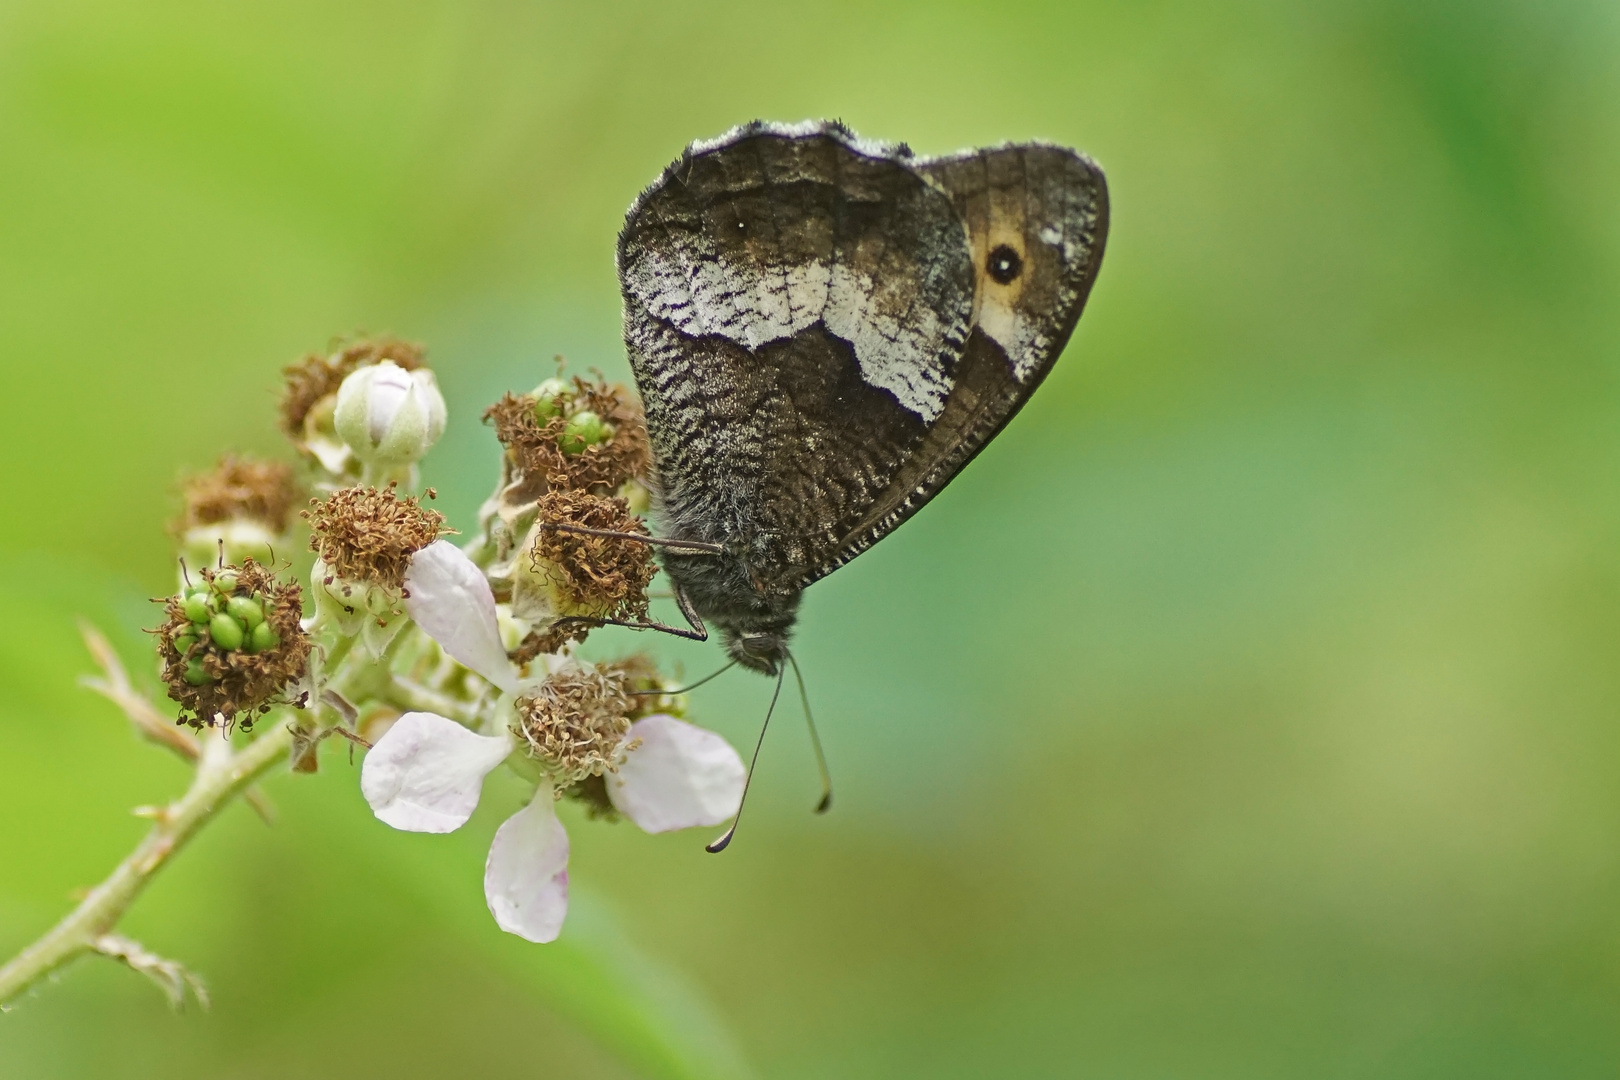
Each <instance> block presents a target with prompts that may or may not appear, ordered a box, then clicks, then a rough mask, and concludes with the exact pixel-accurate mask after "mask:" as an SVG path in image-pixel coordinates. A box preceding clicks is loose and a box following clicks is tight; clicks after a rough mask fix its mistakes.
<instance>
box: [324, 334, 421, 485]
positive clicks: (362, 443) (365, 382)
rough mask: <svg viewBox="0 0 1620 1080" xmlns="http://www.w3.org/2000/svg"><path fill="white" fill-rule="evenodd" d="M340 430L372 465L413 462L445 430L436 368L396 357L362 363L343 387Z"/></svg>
mask: <svg viewBox="0 0 1620 1080" xmlns="http://www.w3.org/2000/svg"><path fill="white" fill-rule="evenodd" d="M333 421H334V423H335V425H336V427H337V433H338V436H339V437H340V438H342V439H343V441H344V442H345V443H347V444H348V446H349V449H351V450H353V451H354V455H355V456H356V457H358V458H359V459H360V460H361V461H363V462H365V463H366V464H368V465H380V466H385V467H393V468H397V467H400V466H408V465H413V464H415V463H416V462H417V461H419V460H421V458H422V455H424V454H426V453H427V452H428V451H429V450H430V449H432V448H433V444H434V443H436V442H438V441H439V436H440V435H443V434H444V422H445V407H444V396H443V395H442V394H440V393H439V385H438V382H437V381H436V380H435V379H434V378H433V372H431V371H428V370H427V369H426V368H418V369H417V370H415V371H406V370H405V369H404V368H402V367H400V366H399V365H398V364H395V363H394V362H393V361H391V360H384V361H383V362H382V363H380V364H373V365H371V366H369V367H363V368H361V369H359V370H358V371H356V372H354V373H353V374H352V375H350V376H349V377H348V378H346V379H344V380H343V385H342V386H341V387H339V388H338V394H337V412H336V415H335V416H334V417H333Z"/></svg>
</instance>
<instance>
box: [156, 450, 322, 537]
mask: <svg viewBox="0 0 1620 1080" xmlns="http://www.w3.org/2000/svg"><path fill="white" fill-rule="evenodd" d="M181 495H182V497H183V498H184V505H183V507H182V509H181V514H180V517H179V518H178V519H177V520H176V521H175V522H174V531H175V532H176V533H177V534H181V533H184V532H186V531H187V530H189V529H193V528H197V527H199V526H208V525H220V524H224V523H225V522H228V521H237V520H242V519H249V520H253V521H257V522H259V523H260V524H262V525H264V526H265V527H266V528H267V529H268V530H269V531H270V532H271V533H272V534H280V533H283V532H286V530H287V516H288V514H290V513H291V512H292V507H293V503H294V502H296V501H297V499H298V485H297V483H296V482H295V481H294V479H293V470H292V466H291V465H287V464H285V463H284V462H280V461H260V460H258V459H256V458H249V457H237V456H235V455H234V454H226V455H225V456H224V457H222V458H220V459H219V464H217V465H215V466H214V468H213V469H211V470H209V471H208V472H205V473H198V474H197V475H195V476H191V477H188V478H186V480H185V481H184V482H183V483H182V485H181Z"/></svg>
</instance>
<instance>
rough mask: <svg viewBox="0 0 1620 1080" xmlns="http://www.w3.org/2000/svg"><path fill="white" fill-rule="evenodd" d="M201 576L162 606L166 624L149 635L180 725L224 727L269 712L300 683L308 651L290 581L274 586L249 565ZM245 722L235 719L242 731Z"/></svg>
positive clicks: (297, 594) (264, 573) (258, 568)
mask: <svg viewBox="0 0 1620 1080" xmlns="http://www.w3.org/2000/svg"><path fill="white" fill-rule="evenodd" d="M200 576H201V581H200V583H196V584H193V585H192V586H191V587H190V588H188V589H186V590H185V591H184V592H182V593H180V594H179V595H177V596H171V597H169V598H167V600H165V601H164V605H165V608H164V610H165V614H166V615H167V619H166V620H165V621H164V623H163V625H162V626H160V627H158V628H157V630H155V631H154V633H156V634H157V637H158V655H159V657H160V658H161V659H162V662H163V675H162V677H163V682H164V683H165V684H166V685H167V686H168V688H169V697H171V698H172V699H174V700H175V701H177V702H179V704H180V708H181V710H182V712H181V716H180V720H181V721H182V722H183V723H187V724H190V725H191V726H192V727H197V728H202V727H227V726H229V725H230V724H232V723H233V722H235V721H236V719H237V717H239V716H242V715H243V714H252V713H253V712H254V711H255V710H257V711H258V712H266V711H268V709H269V707H270V704H271V703H272V702H274V701H276V700H278V696H279V695H282V694H283V692H284V691H285V690H286V689H287V688H288V686H289V685H290V684H291V683H293V682H294V681H296V680H298V679H299V678H301V677H302V676H303V674H304V670H305V667H306V666H307V664H308V662H309V649H310V645H309V638H308V636H307V635H305V633H304V630H303V627H302V626H300V625H299V617H300V616H301V615H302V614H303V611H302V608H303V603H302V596H301V593H300V590H299V587H298V583H297V582H294V581H286V582H283V581H278V580H277V579H276V577H275V575H273V574H272V573H270V571H268V570H266V569H265V568H264V567H262V566H260V565H259V564H258V563H256V562H254V561H253V560H252V559H249V560H247V561H246V562H244V563H243V564H242V565H241V566H240V567H234V566H226V567H222V568H220V569H217V570H214V569H204V570H203V571H202V572H201V575H200ZM279 700H286V698H284V697H280V698H279ZM187 714H189V715H187ZM252 722H253V717H252V715H247V716H244V717H243V719H242V720H241V724H242V726H243V727H244V728H246V727H251V726H252Z"/></svg>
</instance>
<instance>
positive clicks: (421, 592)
mask: <svg viewBox="0 0 1620 1080" xmlns="http://www.w3.org/2000/svg"><path fill="white" fill-rule="evenodd" d="M405 611H406V613H407V614H409V615H410V617H411V618H412V619H414V620H415V621H416V625H417V626H420V627H421V628H422V632H423V633H424V634H426V635H427V636H428V637H430V638H432V639H433V640H434V641H437V642H438V643H439V647H440V648H441V649H443V650H444V651H445V652H446V653H448V654H449V655H451V656H453V657H454V658H455V659H456V660H457V661H459V662H460V663H461V664H462V665H463V666H465V667H467V668H470V669H471V670H473V671H476V672H478V674H480V675H482V676H483V677H484V678H486V679H488V680H489V681H490V682H492V683H494V684H495V685H496V686H498V687H500V688H501V689H502V690H505V691H506V692H508V693H510V692H511V691H512V690H514V689H516V688H517V682H518V678H517V670H516V669H515V668H513V666H512V662H511V661H510V660H508V659H507V657H506V645H505V644H504V643H503V642H502V641H501V628H500V623H499V621H498V620H497V619H496V615H495V594H494V593H492V592H490V589H489V581H488V580H487V579H486V578H485V577H484V572H483V571H482V570H480V569H478V565H477V564H476V563H474V562H473V561H472V560H471V559H469V558H468V557H467V555H466V553H465V552H463V551H462V550H461V549H460V548H458V547H456V545H454V544H452V543H451V542H450V541H448V540H435V541H433V543H431V544H429V545H428V546H427V547H425V548H423V549H422V550H421V551H418V552H417V553H416V554H415V555H413V556H411V565H410V568H409V569H408V570H406V571H405Z"/></svg>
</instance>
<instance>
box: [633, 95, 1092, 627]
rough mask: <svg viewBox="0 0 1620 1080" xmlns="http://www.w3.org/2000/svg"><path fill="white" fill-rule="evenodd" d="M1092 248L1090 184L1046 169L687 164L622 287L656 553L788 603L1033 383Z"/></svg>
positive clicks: (859, 151)
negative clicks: (649, 458) (657, 502)
mask: <svg viewBox="0 0 1620 1080" xmlns="http://www.w3.org/2000/svg"><path fill="white" fill-rule="evenodd" d="M1106 231H1107V196H1106V189H1105V187H1104V184H1103V178H1102V173H1101V172H1100V171H1099V170H1098V169H1097V168H1096V166H1095V165H1092V164H1091V163H1090V162H1089V161H1087V160H1086V159H1084V158H1082V157H1080V156H1079V155H1077V154H1075V153H1074V152H1072V151H1069V150H1063V149H1059V148H1056V147H1047V146H1007V147H1000V148H996V149H991V150H981V151H973V152H971V153H966V154H960V155H954V156H951V157H945V158H937V159H931V160H919V159H915V158H913V157H912V156H911V155H910V152H909V151H908V150H906V149H905V148H904V147H891V146H884V145H877V144H871V143H867V142H863V141H862V140H859V139H857V138H856V137H855V136H854V135H852V134H851V133H850V132H849V131H848V130H847V129H845V128H843V127H842V126H840V125H837V124H813V123H812V124H801V125H774V124H762V123H755V124H750V125H745V126H743V127H740V128H737V129H734V130H733V131H731V132H729V133H727V134H726V135H724V136H722V137H721V138H719V139H717V140H714V141H712V142H707V143H694V144H693V145H692V146H691V147H689V148H688V150H687V152H686V153H685V154H684V155H683V156H682V158H681V159H680V160H679V161H677V162H676V163H674V164H673V165H671V166H670V167H669V168H668V169H667V170H665V172H664V174H663V176H662V177H660V178H659V180H658V181H657V182H655V183H654V184H653V185H652V186H651V187H650V188H648V190H647V191H646V192H644V193H643V194H642V196H641V197H640V198H638V199H637V200H636V203H635V204H634V205H633V206H632V207H631V209H630V212H629V214H628V215H627V217H626V221H625V228H624V231H623V233H622V234H621V235H620V239H619V275H620V282H621V287H622V291H623V295H624V303H625V341H626V345H627V347H628V350H629V355H630V361H631V365H632V368H633V370H634V372H635V375H636V380H637V383H638V384H639V386H640V389H641V393H642V397H643V401H644V404H645V406H646V411H647V423H648V429H649V432H650V434H651V437H652V442H653V453H654V458H655V460H656V462H657V467H658V473H659V477H658V478H659V483H660V486H661V488H662V492H661V496H662V505H663V512H664V517H665V521H664V528H665V531H666V533H667V534H668V535H670V536H672V537H677V538H681V539H691V540H703V541H708V542H713V543H720V544H723V545H725V547H726V550H727V552H728V556H727V558H726V559H725V560H723V561H722V562H723V565H720V566H718V567H717V566H714V565H712V564H711V565H708V566H707V567H706V568H704V569H702V570H701V571H699V570H698V569H696V568H695V565H694V570H693V572H694V573H695V574H699V575H700V576H705V577H712V576H714V575H715V574H720V575H721V576H725V575H730V577H731V578H734V579H735V580H733V581H729V582H727V583H720V584H717V585H716V589H719V590H720V591H725V589H727V588H729V589H731V590H732V591H733V592H736V591H738V590H741V591H743V592H746V593H751V594H752V595H753V596H756V597H759V598H761V599H762V600H763V599H764V598H767V597H772V596H777V597H782V598H786V599H796V596H797V593H798V591H799V590H801V589H802V588H803V587H804V586H805V585H807V584H809V583H810V582H811V581H814V580H815V579H816V578H819V577H821V576H823V575H825V574H827V573H829V572H830V571H831V570H833V569H834V568H836V567H837V566H839V565H841V564H842V563H844V562H847V561H848V560H849V559H850V558H853V557H854V556H855V555H856V554H858V553H859V552H860V551H863V550H865V548H867V547H869V546H871V544H873V543H875V542H876V541H877V540H878V539H880V538H881V537H882V536H884V535H885V534H886V533H887V532H889V531H890V530H891V529H893V528H894V526H895V525H897V524H899V522H901V521H903V520H904V519H905V518H906V517H908V516H909V515H910V514H911V513H913V512H914V511H915V510H916V509H917V508H918V507H920V506H921V505H923V503H925V502H926V501H927V500H928V499H929V498H930V497H931V496H932V495H933V494H934V493H935V492H936V491H938V490H939V489H940V488H941V487H943V486H944V485H945V484H946V483H947V482H948V481H949V480H950V478H951V477H952V476H954V475H955V474H956V472H957V471H959V470H960V469H961V467H962V466H963V465H965V464H966V463H967V461H968V460H969V459H971V458H972V456H973V455H974V454H975V453H977V452H978V451H979V449H981V448H982V447H983V446H984V444H985V443H986V442H987V441H988V440H989V439H990V438H991V437H992V436H993V435H994V434H995V433H996V432H997V431H999V430H1000V429H1001V427H1002V426H1003V425H1005V424H1006V422H1007V421H1008V420H1009V419H1010V418H1011V417H1012V415H1013V414H1014V413H1015V412H1016V411H1017V410H1018V408H1019V406H1020V405H1022V404H1023V402H1024V401H1025V400H1026V399H1027V398H1028V397H1029V395H1030V393H1031V392H1032V391H1033V390H1034V388H1035V386H1036V385H1038V384H1039V382H1040V381H1041V379H1042V378H1043V377H1044V376H1045V374H1046V372H1047V370H1049V369H1050V367H1051V365H1052V362H1053V361H1054V360H1055V359H1056V357H1057V355H1058V353H1059V352H1060V351H1061V350H1062V348H1063V345H1064V343H1065V342H1066V341H1067V339H1068V336H1069V333H1070V331H1072V329H1073V328H1074V324H1075V321H1076V320H1077V319H1078V317H1079V314H1080V309H1081V307H1082V306H1083V305H1084V303H1085V297H1086V293H1087V292H1088V290H1089V289H1090V285H1091V282H1092V280H1093V279H1094V278H1095V276H1096V272H1097V266H1098V262H1099V260H1100V259H1101V256H1102V248H1103V240H1104V236H1105V234H1106ZM686 561H687V560H677V562H679V563H683V564H684V563H685V562H686ZM666 565H668V566H669V568H670V569H671V572H672V573H676V572H677V571H676V566H675V565H670V564H668V563H666ZM677 576H679V575H677ZM722 586H723V587H722ZM710 591H712V590H710ZM694 598H695V599H697V600H698V603H699V608H700V610H702V608H703V607H704V606H709V607H711V608H714V607H716V606H717V605H719V601H715V602H714V603H712V604H707V605H706V604H705V603H704V601H703V598H702V596H699V595H698V594H697V591H694Z"/></svg>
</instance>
